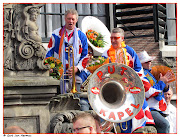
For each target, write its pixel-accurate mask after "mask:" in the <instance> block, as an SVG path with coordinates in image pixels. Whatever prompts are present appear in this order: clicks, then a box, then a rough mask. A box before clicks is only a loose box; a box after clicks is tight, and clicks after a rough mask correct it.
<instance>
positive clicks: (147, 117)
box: [102, 28, 154, 133]
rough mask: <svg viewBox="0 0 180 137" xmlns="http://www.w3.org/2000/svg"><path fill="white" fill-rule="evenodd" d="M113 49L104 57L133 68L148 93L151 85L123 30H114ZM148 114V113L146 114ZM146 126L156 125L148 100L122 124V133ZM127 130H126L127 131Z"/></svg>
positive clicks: (112, 35)
mask: <svg viewBox="0 0 180 137" xmlns="http://www.w3.org/2000/svg"><path fill="white" fill-rule="evenodd" d="M110 38H111V43H112V45H111V47H110V49H108V50H107V51H105V52H104V53H103V54H102V56H103V57H106V58H108V57H109V59H110V62H112V63H123V64H125V65H128V66H129V67H131V68H133V69H134V70H135V71H136V72H137V74H138V75H139V76H140V78H141V80H142V81H143V84H144V87H145V92H148V90H149V88H150V86H151V85H150V83H149V82H148V81H147V80H146V79H145V75H144V72H143V68H142V65H141V63H140V60H139V58H138V56H137V54H136V52H135V51H134V50H133V49H132V48H131V47H129V46H128V45H125V43H124V41H123V40H124V30H122V29H121V28H114V29H113V30H112V33H111V37H110ZM145 112H146V113H145ZM146 124H154V120H153V118H152V115H151V113H150V110H149V107H148V105H147V102H146V100H144V104H143V107H142V109H141V110H140V112H139V113H138V114H137V115H136V116H135V117H134V118H133V119H131V120H129V121H127V122H123V123H122V128H121V133H132V132H134V131H137V129H139V128H142V127H145V125H146ZM126 127H127V130H124V129H126Z"/></svg>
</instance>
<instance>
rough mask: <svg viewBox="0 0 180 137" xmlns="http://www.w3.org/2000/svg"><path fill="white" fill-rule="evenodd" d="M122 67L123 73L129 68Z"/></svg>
mask: <svg viewBox="0 0 180 137" xmlns="http://www.w3.org/2000/svg"><path fill="white" fill-rule="evenodd" d="M121 68H122V71H121V75H123V74H124V71H125V70H127V68H125V67H121Z"/></svg>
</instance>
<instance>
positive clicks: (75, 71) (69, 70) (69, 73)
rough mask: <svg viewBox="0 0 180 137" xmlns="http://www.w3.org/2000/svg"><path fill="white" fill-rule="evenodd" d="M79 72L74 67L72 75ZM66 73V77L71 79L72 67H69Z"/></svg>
mask: <svg viewBox="0 0 180 137" xmlns="http://www.w3.org/2000/svg"><path fill="white" fill-rule="evenodd" d="M78 71H79V69H78V67H76V66H74V74H76V73H77V72H78ZM66 73H67V74H68V76H70V77H72V76H73V66H71V67H70V68H69V69H68V70H67V71H66Z"/></svg>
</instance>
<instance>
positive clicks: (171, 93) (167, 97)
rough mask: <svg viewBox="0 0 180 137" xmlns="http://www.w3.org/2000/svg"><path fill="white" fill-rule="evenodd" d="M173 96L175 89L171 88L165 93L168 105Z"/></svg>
mask: <svg viewBox="0 0 180 137" xmlns="http://www.w3.org/2000/svg"><path fill="white" fill-rule="evenodd" d="M172 96H173V89H172V88H171V87H170V88H169V90H168V91H167V92H164V97H165V100H166V102H167V104H169V103H170V101H171V98H172Z"/></svg>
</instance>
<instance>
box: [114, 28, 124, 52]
mask: <svg viewBox="0 0 180 137" xmlns="http://www.w3.org/2000/svg"><path fill="white" fill-rule="evenodd" d="M123 41H124V30H123V29H121V28H114V29H113V30H112V32H111V44H112V46H113V48H114V49H117V48H120V47H121V42H123Z"/></svg>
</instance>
